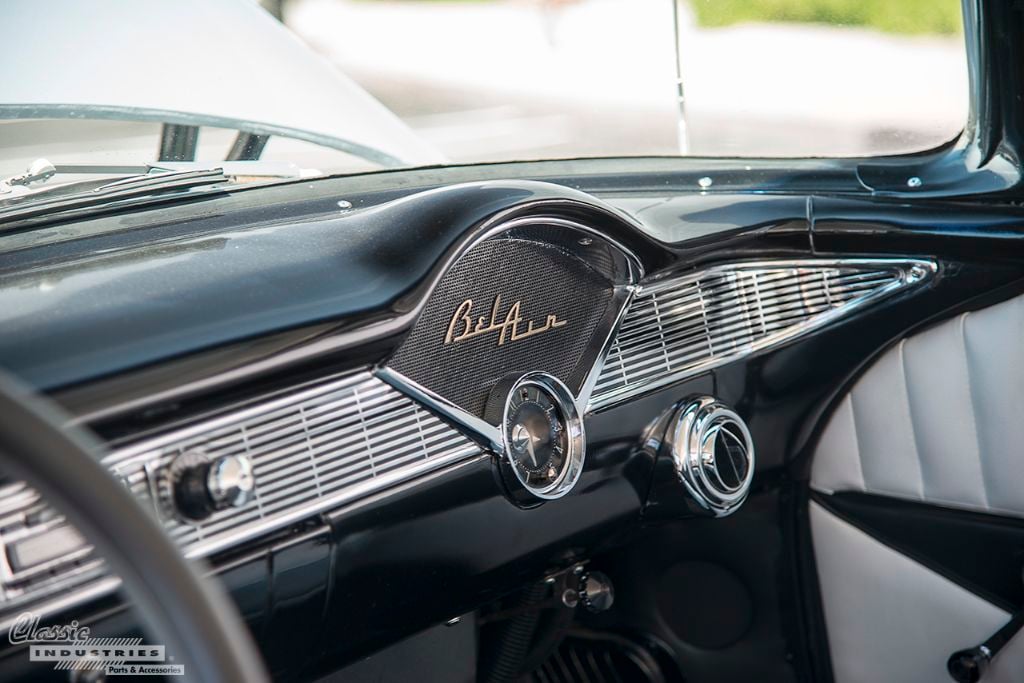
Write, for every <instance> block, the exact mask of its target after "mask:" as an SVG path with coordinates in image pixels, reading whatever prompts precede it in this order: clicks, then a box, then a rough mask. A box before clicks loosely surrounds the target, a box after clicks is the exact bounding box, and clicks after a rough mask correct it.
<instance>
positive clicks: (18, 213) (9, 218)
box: [0, 168, 230, 231]
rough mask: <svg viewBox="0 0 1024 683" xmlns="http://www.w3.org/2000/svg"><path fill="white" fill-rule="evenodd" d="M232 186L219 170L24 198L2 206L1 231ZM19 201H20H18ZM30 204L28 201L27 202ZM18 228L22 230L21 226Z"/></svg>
mask: <svg viewBox="0 0 1024 683" xmlns="http://www.w3.org/2000/svg"><path fill="white" fill-rule="evenodd" d="M227 182H230V178H228V176H226V175H224V171H223V170H222V169H220V168H214V169H201V170H193V171H170V172H166V173H157V174H146V175H141V176H130V177H128V178H123V179H121V180H115V181H113V182H111V183H107V184H106V185H101V186H100V187H97V188H95V189H92V190H88V191H85V192H74V193H71V194H65V195H60V196H58V197H52V198H41V197H38V196H35V197H33V196H22V197H19V198H17V199H15V198H12V199H15V201H13V202H11V203H9V204H7V205H6V206H4V205H0V231H3V230H5V229H8V228H9V227H14V226H10V225H8V224H10V223H13V222H18V223H21V222H22V221H25V220H31V219H35V218H39V217H41V216H45V217H46V218H47V219H49V218H52V217H55V216H59V217H61V218H67V217H71V216H74V215H77V214H80V213H88V212H90V211H91V210H93V209H94V208H96V207H103V206H111V205H115V204H116V205H118V206H121V205H129V204H135V203H145V202H146V201H147V200H149V199H151V198H154V197H163V196H165V195H180V194H183V193H187V192H189V191H190V190H192V189H193V188H196V187H202V186H206V185H217V184H220V183H227ZM18 199H20V200H21V201H17V200H18ZM25 200H27V201H25ZM17 227H22V226H21V225H18V226H17Z"/></svg>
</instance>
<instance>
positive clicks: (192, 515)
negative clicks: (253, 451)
mask: <svg viewBox="0 0 1024 683" xmlns="http://www.w3.org/2000/svg"><path fill="white" fill-rule="evenodd" d="M165 480H166V483H167V488H169V489H170V490H169V491H168V493H169V498H170V502H171V504H172V507H173V508H174V512H175V513H177V514H178V515H179V516H180V517H183V518H185V519H186V520H190V521H196V522H198V521H202V520H204V519H206V518H207V517H209V516H210V515H212V514H213V513H214V512H216V511H217V510H223V509H225V508H229V507H242V506H243V505H245V504H246V503H248V502H250V501H251V500H252V499H253V498H254V497H255V495H256V477H255V475H254V474H253V469H252V461H251V460H250V459H249V458H248V457H247V456H244V455H225V456H222V457H219V458H210V457H209V456H207V455H206V454H205V453H202V452H199V451H189V452H186V453H183V454H181V455H179V456H178V457H177V458H175V459H174V461H173V462H172V463H171V465H170V467H169V468H168V470H167V474H166V477H165Z"/></svg>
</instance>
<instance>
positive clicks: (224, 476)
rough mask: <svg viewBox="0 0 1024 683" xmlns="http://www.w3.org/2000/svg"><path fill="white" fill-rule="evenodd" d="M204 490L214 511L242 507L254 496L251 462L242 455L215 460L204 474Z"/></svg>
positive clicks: (254, 478)
mask: <svg viewBox="0 0 1024 683" xmlns="http://www.w3.org/2000/svg"><path fill="white" fill-rule="evenodd" d="M206 490H207V492H208V493H209V494H210V499H211V500H212V501H213V507H214V509H216V510H221V509H223V508H227V507H236V508H239V507H242V506H243V505H245V504H246V503H248V502H249V501H250V500H252V499H253V498H254V497H255V495H256V477H255V476H253V473H252V461H251V460H249V458H247V457H246V456H244V455H226V456H224V457H221V458H217V459H216V460H214V461H213V463H212V464H211V465H210V469H209V471H208V472H207V474H206Z"/></svg>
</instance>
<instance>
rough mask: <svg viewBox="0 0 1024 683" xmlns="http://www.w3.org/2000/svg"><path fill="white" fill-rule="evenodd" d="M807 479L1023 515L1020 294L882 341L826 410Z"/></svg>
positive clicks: (829, 487)
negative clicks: (887, 343)
mask: <svg viewBox="0 0 1024 683" xmlns="http://www.w3.org/2000/svg"><path fill="white" fill-rule="evenodd" d="M811 485H812V487H814V488H815V489H817V490H819V491H824V492H829V493H830V492H834V491H867V492H870V493H878V494H883V495H889V496H896V497H899V498H907V499H911V500H924V501H928V502H929V503H933V504H937V505H944V506H948V507H956V508H966V509H972V510H979V511H983V512H992V513H996V514H1005V515H1014V516H1024V296H1022V297H1017V298H1015V299H1011V300H1009V301H1006V302H1003V303H1001V304H998V305H995V306H992V307H990V308H986V309H984V310H981V311H976V312H971V313H964V314H963V315H960V316H958V317H956V318H953V319H951V320H948V321H946V322H944V323H942V324H940V325H938V326H936V327H934V328H931V329H929V330H926V331H924V332H922V333H920V334H917V335H915V336H913V337H910V338H908V339H906V340H904V341H902V342H900V343H899V344H897V345H896V346H894V347H893V348H891V349H889V350H888V351H886V352H885V353H884V354H883V355H882V357H881V358H879V359H878V360H877V361H876V362H875V363H874V364H873V365H872V367H871V368H870V369H869V370H868V371H867V372H866V373H865V374H864V375H863V376H862V377H861V378H860V379H859V380H858V381H857V383H856V384H855V385H854V387H853V389H852V390H851V391H850V393H849V394H848V395H847V396H846V397H845V398H844V399H843V400H842V402H841V403H840V404H839V406H838V408H837V410H836V411H835V413H834V414H833V415H832V417H831V418H830V420H829V423H828V425H827V426H826V428H825V431H824V432H823V434H822V438H821V441H820V443H819V445H818V447H817V451H816V453H815V456H814V463H813V468H812V473H811Z"/></svg>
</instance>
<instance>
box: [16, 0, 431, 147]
mask: <svg viewBox="0 0 1024 683" xmlns="http://www.w3.org/2000/svg"><path fill="white" fill-rule="evenodd" d="M339 39H344V36H339ZM0 44H2V45H3V46H4V54H5V55H6V56H7V60H5V61H6V62H7V64H8V66H9V67H10V68H8V69H6V70H5V74H4V77H3V78H2V79H0V119H53V118H85V119H125V120H133V121H160V122H164V123H175V124H182V125H200V126H219V127H225V128H232V129H236V130H242V131H246V132H250V133H255V134H260V135H282V136H285V137H291V138H297V139H302V140H308V141H310V142H313V143H316V144H321V145H326V146H329V147H333V148H336V149H340V150H343V151H346V152H350V153H353V154H355V155H357V156H359V157H362V158H364V159H368V160H370V161H374V162H376V163H380V164H382V165H385V166H401V165H423V164H432V163H440V162H442V161H443V158H442V157H441V156H440V154H439V153H438V152H436V151H435V150H434V149H432V148H431V147H429V146H428V145H427V144H425V143H424V142H423V141H421V140H420V139H419V138H417V137H416V135H415V134H414V133H413V132H412V131H411V130H410V129H409V128H408V127H407V126H406V125H405V124H404V123H402V122H401V121H400V120H399V119H398V118H397V117H396V116H395V115H394V114H393V113H391V112H390V111H389V110H388V109H387V108H385V107H384V106H383V105H382V104H381V103H380V102H378V101H377V100H375V99H374V98H373V97H372V96H370V95H369V94H368V93H367V92H366V91H364V90H363V89H362V88H360V87H359V86H358V85H357V84H356V83H355V82H353V81H352V80H351V79H349V78H347V77H346V76H345V75H344V74H342V73H340V72H339V71H338V70H337V69H335V68H334V67H333V66H332V65H331V64H329V63H328V62H327V61H326V60H324V59H322V58H321V57H319V56H318V55H316V54H315V53H313V52H312V50H311V49H310V48H308V47H307V46H306V45H305V44H304V43H303V42H302V41H301V40H299V39H298V38H297V37H296V36H295V35H294V34H292V33H291V32H290V31H289V30H288V29H286V28H285V27H284V26H282V25H281V24H280V23H279V22H277V20H275V19H274V18H273V17H271V16H270V15H269V14H267V13H266V12H265V11H264V10H263V9H261V8H260V7H259V6H258V5H257V4H256V3H255V2H253V1H252V0H218V1H217V2H210V1H209V0H147V2H125V1H123V0H90V2H81V1H80V0H50V1H49V2H47V3H45V4H44V5H40V4H39V3H38V2H36V0H7V2H5V3H4V5H3V9H2V11H0Z"/></svg>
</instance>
